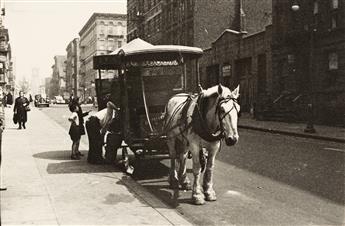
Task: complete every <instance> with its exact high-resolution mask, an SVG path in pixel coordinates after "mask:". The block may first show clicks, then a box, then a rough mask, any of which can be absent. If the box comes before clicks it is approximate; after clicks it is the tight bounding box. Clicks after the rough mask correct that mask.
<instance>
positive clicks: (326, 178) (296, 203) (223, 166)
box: [42, 106, 345, 225]
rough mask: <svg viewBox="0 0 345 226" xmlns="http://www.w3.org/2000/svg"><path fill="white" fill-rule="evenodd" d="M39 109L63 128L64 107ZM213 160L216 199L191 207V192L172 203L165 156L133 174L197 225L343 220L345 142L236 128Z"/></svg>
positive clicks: (66, 113) (142, 164)
mask: <svg viewBox="0 0 345 226" xmlns="http://www.w3.org/2000/svg"><path fill="white" fill-rule="evenodd" d="M84 109H86V107H84ZM42 112H44V113H45V114H47V115H48V116H49V117H50V118H52V119H53V120H54V121H56V122H58V123H59V124H61V125H62V126H63V127H65V128H67V126H68V124H67V123H66V120H65V119H63V118H64V117H66V115H68V111H67V109H66V108H63V107H61V106H58V107H56V106H55V107H52V108H46V109H42ZM85 138H86V137H85ZM85 138H84V141H85V140H86V139H85ZM217 159H218V160H217V162H216V170H215V172H216V175H215V189H216V192H217V195H218V201H217V202H212V203H207V204H206V205H204V206H194V205H192V204H191V203H190V196H191V193H190V192H181V193H180V197H179V198H178V200H177V201H176V200H174V199H173V198H172V197H173V194H172V191H171V190H170V189H169V188H168V184H167V174H168V165H169V164H168V161H167V160H163V161H154V160H145V161H144V162H142V163H141V166H140V167H137V168H136V173H135V175H134V178H135V179H136V181H137V182H139V183H140V184H141V185H142V186H143V187H145V188H146V189H148V190H149V191H150V192H151V193H152V194H153V195H154V196H156V197H158V198H159V199H160V200H162V201H163V202H164V203H166V204H168V205H169V206H171V207H175V208H176V209H177V211H178V212H180V213H181V214H182V215H183V216H184V217H186V219H187V220H189V221H190V222H192V223H194V224H197V225H228V224H236V225H239V224H244V225H277V224H282V225H342V224H344V223H345V220H344V219H345V217H344V211H345V209H344V203H345V198H344V192H345V190H344V180H345V172H344V170H345V163H344V162H345V148H344V144H341V143H333V142H326V141H319V140H315V139H307V138H296V137H291V136H284V135H276V134H270V133H264V132H259V131H251V130H240V142H239V144H238V145H237V146H235V147H231V148H228V147H223V149H222V151H221V152H220V154H219V155H218V157H217ZM189 168H190V165H189ZM188 172H189V174H190V172H191V170H188ZM190 178H191V179H192V175H191V174H190ZM206 213H207V214H206Z"/></svg>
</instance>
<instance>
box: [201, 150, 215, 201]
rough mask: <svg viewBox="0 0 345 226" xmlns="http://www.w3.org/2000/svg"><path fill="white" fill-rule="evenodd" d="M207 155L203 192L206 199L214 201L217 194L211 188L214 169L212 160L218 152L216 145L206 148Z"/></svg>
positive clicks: (213, 160)
mask: <svg viewBox="0 0 345 226" xmlns="http://www.w3.org/2000/svg"><path fill="white" fill-rule="evenodd" d="M207 151H208V157H207V165H206V170H205V174H204V181H203V188H204V193H205V199H206V201H216V200H217V196H216V192H215V191H214V189H213V169H214V162H215V159H216V155H217V152H218V145H217V147H211V148H208V150H207Z"/></svg>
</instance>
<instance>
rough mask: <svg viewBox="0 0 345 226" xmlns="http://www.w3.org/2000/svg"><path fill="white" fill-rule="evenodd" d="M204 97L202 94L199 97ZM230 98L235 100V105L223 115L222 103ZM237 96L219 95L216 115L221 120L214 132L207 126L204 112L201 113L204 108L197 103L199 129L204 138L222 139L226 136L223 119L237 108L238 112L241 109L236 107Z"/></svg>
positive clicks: (208, 139) (210, 139) (211, 139)
mask: <svg viewBox="0 0 345 226" xmlns="http://www.w3.org/2000/svg"><path fill="white" fill-rule="evenodd" d="M200 98H203V97H202V96H199V99H200ZM230 100H232V101H233V106H232V108H231V109H230V110H229V111H227V112H225V113H224V115H222V112H221V111H220V107H221V105H222V104H224V103H227V102H229V101H230ZM235 103H237V101H236V98H234V97H232V96H230V95H229V96H228V97H219V98H218V101H217V106H216V111H215V114H216V115H217V116H216V117H217V118H218V121H219V126H218V127H217V129H216V131H214V132H212V131H211V130H210V128H209V127H208V126H207V123H206V118H204V116H203V115H204V114H203V113H201V112H203V110H204V109H201V108H200V106H199V104H200V102H199V104H197V105H196V110H197V114H198V115H199V120H197V121H198V122H197V124H198V125H199V128H200V130H198V132H197V133H198V134H199V135H200V136H201V137H202V138H204V139H205V140H207V141H216V140H220V139H222V138H224V137H225V127H224V125H223V119H224V118H225V117H226V116H227V115H228V114H230V112H231V111H232V110H233V109H235V110H236V112H237V113H238V112H239V109H238V108H237V107H236V104H235ZM198 125H195V126H196V127H198Z"/></svg>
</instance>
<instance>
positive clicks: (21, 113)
mask: <svg viewBox="0 0 345 226" xmlns="http://www.w3.org/2000/svg"><path fill="white" fill-rule="evenodd" d="M29 104H30V102H29V100H28V99H27V98H26V97H24V92H23V91H20V92H19V97H17V98H16V101H15V103H14V109H13V111H14V114H17V121H18V124H19V128H18V129H22V126H23V128H24V129H26V127H25V123H26V121H27V120H28V115H27V109H26V107H27V106H29Z"/></svg>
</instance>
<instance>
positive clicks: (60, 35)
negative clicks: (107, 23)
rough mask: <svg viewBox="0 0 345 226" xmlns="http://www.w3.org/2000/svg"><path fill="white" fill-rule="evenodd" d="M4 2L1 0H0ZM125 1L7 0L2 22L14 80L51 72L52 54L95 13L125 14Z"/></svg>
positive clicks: (63, 47) (63, 50)
mask: <svg viewBox="0 0 345 226" xmlns="http://www.w3.org/2000/svg"><path fill="white" fill-rule="evenodd" d="M0 1H3V0H0ZM126 2H127V1H126V0H97V1H95V0H7V1H5V8H6V16H5V18H4V25H5V27H6V28H7V29H8V30H9V38H10V44H11V48H12V58H13V61H14V62H15V67H16V68H15V73H16V76H17V79H18V80H20V79H22V78H23V77H25V78H26V79H27V80H29V81H30V79H31V74H32V70H33V69H34V68H38V69H39V76H40V78H44V77H49V76H51V74H52V69H51V66H52V65H53V64H54V56H55V55H66V47H67V45H68V43H69V42H70V41H72V39H74V38H76V37H79V35H78V33H79V31H80V30H81V29H82V27H83V26H84V24H85V23H86V22H87V20H88V19H89V18H90V17H91V15H92V14H93V13H95V12H97V13H126Z"/></svg>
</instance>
